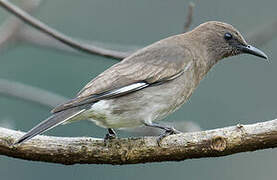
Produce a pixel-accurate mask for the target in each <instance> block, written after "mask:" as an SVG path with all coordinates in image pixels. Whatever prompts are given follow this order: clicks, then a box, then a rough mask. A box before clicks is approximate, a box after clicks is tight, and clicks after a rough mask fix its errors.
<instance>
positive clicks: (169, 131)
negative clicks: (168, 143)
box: [157, 128, 181, 146]
mask: <svg viewBox="0 0 277 180" xmlns="http://www.w3.org/2000/svg"><path fill="white" fill-rule="evenodd" d="M179 133H181V131H178V130H176V129H174V128H166V130H165V131H164V133H162V134H161V135H159V137H158V138H157V143H158V145H159V146H160V143H161V141H162V140H163V139H164V138H165V137H167V136H170V135H172V134H179Z"/></svg>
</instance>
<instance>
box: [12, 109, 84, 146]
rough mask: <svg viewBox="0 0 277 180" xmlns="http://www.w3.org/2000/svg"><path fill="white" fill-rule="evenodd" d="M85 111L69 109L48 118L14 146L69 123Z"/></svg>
mask: <svg viewBox="0 0 277 180" xmlns="http://www.w3.org/2000/svg"><path fill="white" fill-rule="evenodd" d="M84 111H85V109H77V108H72V109H68V110H65V111H61V112H58V113H55V114H53V115H52V116H50V117H49V118H47V119H46V120H44V121H42V122H41V123H39V124H38V125H36V126H35V127H33V128H32V129H31V130H30V131H28V132H27V133H26V134H25V135H24V136H22V137H21V138H20V139H19V140H17V141H16V142H15V143H14V145H16V144H20V143H23V142H25V141H27V140H29V139H31V138H32V137H34V136H36V135H38V134H41V133H43V132H45V131H47V130H50V129H52V128H54V127H55V126H57V125H59V124H62V123H64V122H65V121H68V120H70V119H72V118H74V117H76V116H77V115H79V114H80V113H82V112H84Z"/></svg>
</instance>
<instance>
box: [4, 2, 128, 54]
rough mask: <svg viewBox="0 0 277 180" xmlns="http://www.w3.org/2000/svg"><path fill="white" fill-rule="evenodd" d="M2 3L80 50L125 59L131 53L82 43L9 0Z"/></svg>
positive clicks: (44, 30)
mask: <svg viewBox="0 0 277 180" xmlns="http://www.w3.org/2000/svg"><path fill="white" fill-rule="evenodd" d="M0 5H1V6H2V7H4V8H5V9H6V10H8V11H9V12H11V13H12V14H14V15H15V16H17V17H18V18H20V19H21V20H23V21H25V22H26V23H28V24H29V25H31V26H33V27H34V28H36V29H38V30H40V31H42V32H44V33H46V34H48V35H49V36H51V37H53V38H55V39H57V40H58V41H60V42H62V43H64V44H67V45H68V46H70V47H72V48H75V49H78V50H80V51H83V52H86V53H89V54H95V55H101V56H105V57H110V58H115V59H123V58H125V57H126V56H128V55H129V53H125V52H119V51H115V50H109V49H104V48H100V47H97V46H93V45H89V44H86V43H80V42H78V41H76V40H74V39H72V38H71V37H69V36H66V35H64V34H62V33H60V32H59V31H57V30H55V29H52V28H50V27H49V26H47V25H46V24H44V23H42V22H41V21H39V20H37V19H35V18H34V17H32V16H31V15H30V14H28V13H27V12H25V11H23V10H21V9H20V8H18V7H17V6H15V5H13V4H12V3H11V2H9V1H7V0H0Z"/></svg>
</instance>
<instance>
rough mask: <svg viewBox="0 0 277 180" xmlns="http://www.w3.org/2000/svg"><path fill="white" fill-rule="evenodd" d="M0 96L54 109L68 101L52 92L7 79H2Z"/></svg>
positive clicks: (0, 81) (0, 80)
mask: <svg viewBox="0 0 277 180" xmlns="http://www.w3.org/2000/svg"><path fill="white" fill-rule="evenodd" d="M0 95H5V96H10V97H15V98H19V99H23V100H26V101H29V102H34V103H36V104H39V105H43V106H46V107H47V108H49V107H52V108H54V107H56V106H57V105H59V104H61V103H64V102H65V101H67V100H68V99H67V98H65V97H63V96H60V95H57V94H54V93H52V92H49V91H46V90H43V89H39V88H36V87H32V86H28V85H25V84H22V83H19V82H12V81H8V80H5V79H0Z"/></svg>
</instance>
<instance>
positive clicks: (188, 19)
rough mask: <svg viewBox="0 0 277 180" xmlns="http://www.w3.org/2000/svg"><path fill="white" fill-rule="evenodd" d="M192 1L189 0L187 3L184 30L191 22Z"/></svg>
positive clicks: (186, 29)
mask: <svg viewBox="0 0 277 180" xmlns="http://www.w3.org/2000/svg"><path fill="white" fill-rule="evenodd" d="M194 7H195V5H194V3H193V2H189V5H188V13H187V16H186V22H185V25H184V32H187V31H188V30H189V28H190V26H191V24H192V16H193V10H194Z"/></svg>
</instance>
